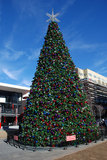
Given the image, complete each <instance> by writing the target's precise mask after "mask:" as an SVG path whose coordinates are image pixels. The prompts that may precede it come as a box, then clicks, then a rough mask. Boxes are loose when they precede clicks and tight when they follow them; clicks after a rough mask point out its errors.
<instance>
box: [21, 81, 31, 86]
mask: <svg viewBox="0 0 107 160" xmlns="http://www.w3.org/2000/svg"><path fill="white" fill-rule="evenodd" d="M22 85H26V86H30V85H31V81H28V80H25V79H24V80H23V81H22Z"/></svg>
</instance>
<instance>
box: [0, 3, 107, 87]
mask: <svg viewBox="0 0 107 160" xmlns="http://www.w3.org/2000/svg"><path fill="white" fill-rule="evenodd" d="M52 8H54V12H55V13H57V12H59V13H60V15H59V16H58V17H57V18H58V19H59V20H60V22H59V23H58V24H59V28H60V30H61V32H62V34H63V38H64V40H65V42H66V46H67V47H68V48H69V52H70V55H71V57H72V59H73V61H74V63H75V65H76V67H79V68H81V69H86V68H89V69H91V70H93V71H95V72H97V73H99V74H102V75H103V76H107V0H66V1H65V0H51V1H50V0H45V1H44V0H0V82H3V83H9V84H16V85H22V86H29V85H30V84H31V81H32V79H33V77H34V73H35V71H36V67H37V60H38V58H39V54H40V50H41V49H42V46H43V44H44V36H45V35H46V32H47V28H48V24H49V23H47V22H46V20H47V19H48V18H49V17H47V16H46V13H47V12H48V13H50V14H51V12H52Z"/></svg>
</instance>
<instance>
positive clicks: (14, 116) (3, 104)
mask: <svg viewBox="0 0 107 160" xmlns="http://www.w3.org/2000/svg"><path fill="white" fill-rule="evenodd" d="M29 91H30V88H28V87H22V86H17V85H11V84H6V83H0V112H1V113H0V127H1V125H2V126H4V125H9V124H12V125H14V124H15V125H17V122H18V116H19V115H20V114H21V113H22V111H23V107H24V106H23V105H24V99H23V97H24V95H25V94H27V93H28V92H29Z"/></svg>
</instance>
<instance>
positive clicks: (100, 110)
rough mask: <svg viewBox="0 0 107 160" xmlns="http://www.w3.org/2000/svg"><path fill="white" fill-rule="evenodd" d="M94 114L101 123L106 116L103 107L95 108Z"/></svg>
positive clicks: (97, 106)
mask: <svg viewBox="0 0 107 160" xmlns="http://www.w3.org/2000/svg"><path fill="white" fill-rule="evenodd" d="M94 112H95V115H96V116H98V117H100V121H101V117H102V116H103V115H104V114H105V110H104V108H103V106H101V105H96V106H94Z"/></svg>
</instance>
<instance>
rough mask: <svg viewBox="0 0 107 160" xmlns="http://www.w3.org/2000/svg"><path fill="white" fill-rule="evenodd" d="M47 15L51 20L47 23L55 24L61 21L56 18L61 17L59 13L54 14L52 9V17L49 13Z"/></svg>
mask: <svg viewBox="0 0 107 160" xmlns="http://www.w3.org/2000/svg"><path fill="white" fill-rule="evenodd" d="M46 15H47V16H48V17H50V18H49V19H48V20H47V22H49V21H52V22H54V21H57V22H60V21H59V20H58V19H57V18H56V17H57V16H58V15H59V13H56V14H54V11H53V9H52V15H51V14H49V13H47V14H46Z"/></svg>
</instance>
